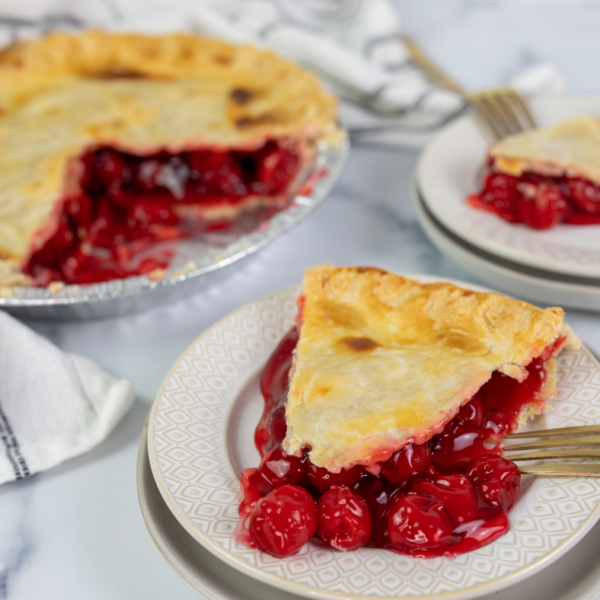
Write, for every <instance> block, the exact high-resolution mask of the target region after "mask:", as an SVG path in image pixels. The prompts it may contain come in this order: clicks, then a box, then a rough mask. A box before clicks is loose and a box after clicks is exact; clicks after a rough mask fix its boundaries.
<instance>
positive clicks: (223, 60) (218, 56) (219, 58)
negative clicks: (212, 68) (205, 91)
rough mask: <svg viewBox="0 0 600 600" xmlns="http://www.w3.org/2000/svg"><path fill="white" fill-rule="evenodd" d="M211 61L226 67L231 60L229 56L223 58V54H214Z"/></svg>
mask: <svg viewBox="0 0 600 600" xmlns="http://www.w3.org/2000/svg"><path fill="white" fill-rule="evenodd" d="M213 60H214V61H215V62H216V63H217V64H219V65H223V66H225V67H227V66H229V65H230V64H231V61H232V58H231V56H225V55H224V54H215V56H213Z"/></svg>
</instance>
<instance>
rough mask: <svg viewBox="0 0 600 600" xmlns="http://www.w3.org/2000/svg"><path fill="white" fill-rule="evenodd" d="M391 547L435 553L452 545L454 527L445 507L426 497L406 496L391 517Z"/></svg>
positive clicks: (441, 503)
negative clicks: (432, 551)
mask: <svg viewBox="0 0 600 600" xmlns="http://www.w3.org/2000/svg"><path fill="white" fill-rule="evenodd" d="M388 528H389V537H390V541H391V543H392V544H393V545H394V546H395V547H396V548H399V549H407V550H436V549H438V548H443V547H445V546H449V545H450V543H451V542H452V523H451V522H450V519H449V517H448V514H447V512H446V508H445V507H444V503H443V502H441V501H440V500H436V499H435V498H432V497H431V496H427V495H425V494H407V495H405V496H401V497H400V498H398V499H397V500H396V502H395V503H394V505H393V507H392V510H391V511H390V514H389V517H388Z"/></svg>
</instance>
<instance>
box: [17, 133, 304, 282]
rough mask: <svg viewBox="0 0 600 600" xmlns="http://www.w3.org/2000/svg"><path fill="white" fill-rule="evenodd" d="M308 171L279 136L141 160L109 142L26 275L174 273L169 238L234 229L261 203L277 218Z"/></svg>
mask: <svg viewBox="0 0 600 600" xmlns="http://www.w3.org/2000/svg"><path fill="white" fill-rule="evenodd" d="M299 168H300V153H299V152H298V149H297V148H296V147H295V146H294V144H292V143H290V142H286V141H277V140H269V141H267V142H266V143H265V144H264V145H263V146H262V147H260V148H258V149H255V150H248V151H244V150H223V151H219V150H214V149H196V150H189V151H185V152H179V153H175V154H173V153H169V152H166V151H162V152H157V153H155V154H152V155H148V156H137V155H134V154H130V153H127V152H123V151H120V150H116V149H114V148H108V147H102V148H96V149H93V150H90V151H88V152H86V153H85V154H84V155H83V156H81V157H80V158H79V159H78V161H76V164H75V163H74V164H73V165H72V169H73V170H74V171H77V172H78V173H80V175H79V177H78V181H77V182H76V184H75V185H73V186H67V187H68V188H69V187H72V188H74V189H75V191H70V192H67V193H66V194H65V197H64V199H63V200H62V201H61V202H60V203H59V207H58V210H59V212H58V214H56V215H55V217H56V223H55V227H54V230H53V232H52V233H51V235H49V236H48V235H43V234H42V235H41V236H40V238H39V239H38V240H37V243H36V241H34V245H33V250H32V251H31V253H30V255H29V257H28V258H27V260H26V262H25V265H24V272H25V273H27V274H28V275H30V276H31V277H32V279H33V281H34V284H35V285H39V286H45V285H48V284H49V283H51V282H54V281H62V282H65V283H70V284H90V283H97V282H102V281H107V280H110V279H120V278H124V277H130V276H133V275H143V274H147V273H151V272H152V271H155V270H156V269H164V268H165V267H167V266H168V264H169V262H170V260H171V259H172V258H173V256H174V252H173V249H172V248H168V247H167V246H168V244H162V247H161V244H160V242H170V241H172V240H175V239H180V238H185V237H190V236H193V235H196V234H199V233H204V232H206V231H214V230H221V229H227V228H229V227H230V226H231V225H232V223H233V222H234V221H233V220H232V216H231V215H233V214H238V211H237V209H238V208H240V206H241V205H242V203H244V206H247V205H251V204H252V201H253V200H260V202H258V204H260V205H264V210H265V214H264V215H262V216H263V218H268V217H270V216H272V214H273V213H274V212H276V211H277V210H280V209H281V208H282V201H285V199H286V193H287V191H288V189H289V187H290V185H291V184H292V182H293V181H294V179H295V178H296V176H297V174H298V172H299ZM265 199H267V200H268V202H266V203H265V202H264V200H265ZM234 210H235V211H236V212H235V213H234ZM42 238H43V242H41V239H42Z"/></svg>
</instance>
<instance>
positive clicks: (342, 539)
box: [317, 486, 371, 550]
mask: <svg viewBox="0 0 600 600" xmlns="http://www.w3.org/2000/svg"><path fill="white" fill-rule="evenodd" d="M317 521H318V524H317V535H318V536H319V537H320V538H321V539H322V540H323V541H324V542H327V543H328V544H329V545H331V546H333V547H334V548H337V549H338V550H356V549H358V548H360V547H361V546H364V545H365V544H366V543H367V542H368V541H369V539H370V537H371V515H370V513H369V510H368V508H367V503H366V502H365V501H364V500H363V499H362V498H361V497H360V496H359V495H358V494H357V493H355V492H353V491H352V490H351V489H349V488H347V487H339V486H334V487H332V488H331V489H330V490H329V491H327V492H325V493H324V494H323V495H322V496H321V497H320V498H319V501H318V503H317Z"/></svg>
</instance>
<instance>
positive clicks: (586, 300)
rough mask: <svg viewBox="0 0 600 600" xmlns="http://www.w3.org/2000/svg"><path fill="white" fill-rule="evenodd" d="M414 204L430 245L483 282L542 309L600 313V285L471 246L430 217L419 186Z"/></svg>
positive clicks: (414, 196) (590, 280) (415, 189)
mask: <svg viewBox="0 0 600 600" xmlns="http://www.w3.org/2000/svg"><path fill="white" fill-rule="evenodd" d="M413 204H414V207H415V212H416V214H417V220H418V221H419V225H421V228H422V229H423V231H424V232H425V234H426V235H427V237H428V238H429V240H430V241H431V243H432V244H433V245H434V246H435V247H436V248H437V249H438V250H439V251H440V252H442V253H443V254H445V255H446V256H448V257H449V258H450V259H452V260H453V261H454V262H455V263H457V264H458V265H460V266H461V267H462V268H463V269H464V270H465V271H467V273H470V274H471V275H474V276H475V277H477V278H478V279H480V280H481V281H483V282H484V283H486V284H488V285H493V286H495V287H496V288H498V289H500V290H502V291H503V292H505V293H507V294H510V295H511V296H515V297H517V298H527V299H528V300H530V301H533V302H536V303H538V304H540V305H542V306H562V307H563V308H575V309H578V310H591V311H594V312H598V311H600V282H598V281H595V282H594V280H592V279H587V278H583V277H573V276H569V277H567V276H561V275H559V274H557V273H551V272H548V271H538V270H537V269H534V268H533V267H527V266H524V265H519V264H518V263H514V262H511V261H508V260H505V259H502V258H498V257H497V256H495V255H493V254H490V253H488V252H485V251H483V250H481V249H479V248H476V247H475V246H472V245H471V244H468V243H467V242H465V241H464V240H463V239H462V238H459V237H458V236H457V235H455V234H453V233H452V232H451V231H449V230H448V229H447V228H446V227H444V226H443V225H442V224H441V223H440V222H439V221H438V220H437V219H436V218H435V217H434V216H433V215H432V214H431V211H429V209H428V208H427V206H426V204H425V202H424V200H423V196H422V194H421V193H420V191H419V189H418V188H417V187H416V186H414V187H413Z"/></svg>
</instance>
